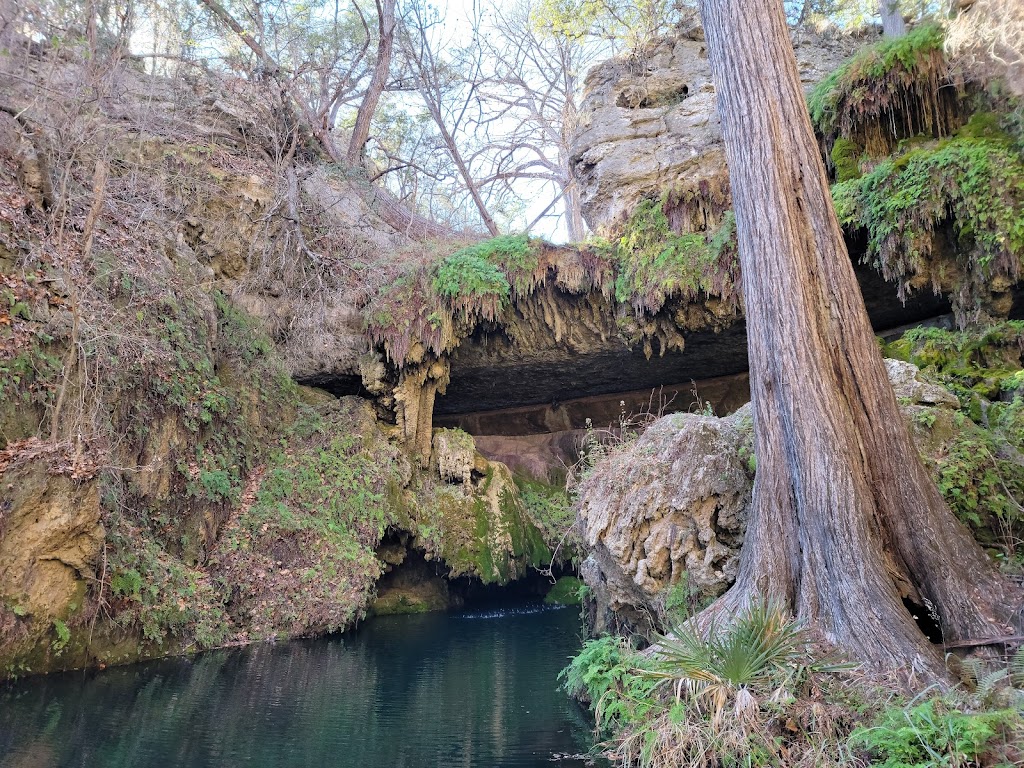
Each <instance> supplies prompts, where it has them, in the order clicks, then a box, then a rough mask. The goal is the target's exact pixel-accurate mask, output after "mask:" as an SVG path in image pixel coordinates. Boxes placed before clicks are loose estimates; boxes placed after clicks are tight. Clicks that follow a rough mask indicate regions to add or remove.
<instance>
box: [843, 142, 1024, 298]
mask: <svg viewBox="0 0 1024 768" xmlns="http://www.w3.org/2000/svg"><path fill="white" fill-rule="evenodd" d="M832 195H833V199H834V201H835V205H836V213H837V215H838V216H839V218H840V221H841V223H842V224H843V225H844V226H846V227H855V228H856V227H861V228H864V229H865V230H866V231H867V234H868V251H867V256H868V258H869V259H871V260H872V261H873V262H874V263H875V264H876V266H878V267H880V269H881V271H882V274H883V275H884V276H885V277H886V279H889V280H898V281H900V282H901V285H905V284H906V282H907V281H908V280H909V278H911V277H912V276H913V275H914V274H916V273H917V272H919V271H920V270H922V269H923V268H924V265H925V264H926V263H927V261H928V259H929V258H930V257H931V255H932V236H933V233H934V232H935V231H936V230H937V229H938V228H939V227H940V226H941V225H943V224H944V223H945V222H947V221H951V223H952V225H953V227H954V230H955V232H956V234H957V236H958V237H959V240H960V243H959V248H958V249H957V253H956V258H957V260H958V264H959V267H960V268H961V270H962V272H963V275H964V277H963V281H962V288H961V290H960V291H959V292H958V295H957V296H956V297H954V299H955V302H956V304H955V306H954V309H955V310H956V311H957V312H958V314H959V315H960V316H964V315H965V314H966V313H967V312H968V310H969V309H971V307H970V306H969V303H970V302H971V301H977V300H978V297H980V296H983V295H984V291H985V290H986V289H987V284H988V281H989V280H990V278H991V277H992V276H994V275H1004V276H1014V275H1016V274H1017V271H1018V269H1019V268H1020V264H1021V259H1022V257H1024V158H1022V156H1021V154H1020V153H1019V152H1018V151H1017V150H1016V149H1015V148H1014V147H1013V146H1012V145H1011V144H1010V143H1008V142H1007V141H1004V140H994V139H987V138H986V139H975V138H964V137H956V138H954V139H951V140H948V141H945V142H942V143H940V144H939V145H938V146H934V147H930V148H926V149H914V150H912V151H910V152H908V153H907V154H905V155H902V156H899V157H896V158H893V159H890V160H887V161H885V162H883V163H881V164H880V165H879V166H878V167H877V168H876V169H875V170H874V171H872V172H871V173H869V174H867V175H865V176H864V177H863V178H860V179H858V180H854V181H846V182H842V183H840V184H837V185H836V186H835V187H833V190H832Z"/></svg>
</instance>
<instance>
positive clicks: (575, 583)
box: [544, 576, 583, 605]
mask: <svg viewBox="0 0 1024 768" xmlns="http://www.w3.org/2000/svg"><path fill="white" fill-rule="evenodd" d="M582 589H583V582H582V581H580V580H579V579H577V578H576V577H575V576H563V577H562V578H560V579H559V580H558V581H556V582H555V584H554V586H553V587H551V590H550V591H549V592H548V593H547V594H546V595H544V602H545V603H547V604H548V605H579V604H580V603H581V602H582V599H581V597H580V595H581V592H582Z"/></svg>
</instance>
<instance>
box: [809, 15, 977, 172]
mask: <svg viewBox="0 0 1024 768" xmlns="http://www.w3.org/2000/svg"><path fill="white" fill-rule="evenodd" d="M944 39H945V35H944V32H943V29H942V27H941V26H940V25H938V24H926V25H922V26H919V27H917V28H916V29H914V30H912V31H911V32H910V33H909V34H907V35H905V36H903V37H900V38H897V39H886V40H882V41H881V42H879V43H876V44H875V45H872V46H869V47H868V48H865V49H864V50H862V51H860V52H859V53H858V54H857V55H856V56H854V57H853V58H852V59H851V60H850V61H848V62H846V63H845V64H843V65H842V66H841V67H839V69H837V70H836V71H835V72H833V73H832V74H831V75H829V76H828V77H827V78H825V79H824V80H822V81H821V82H820V83H819V84H818V85H817V86H816V87H815V88H814V90H813V91H812V92H811V94H810V96H809V97H808V100H807V102H808V108H809V109H810V113H811V120H812V121H813V123H814V125H815V128H816V129H817V131H818V133H820V134H822V135H823V136H824V137H825V149H826V154H829V153H831V151H832V146H833V144H834V142H835V140H836V139H837V138H844V139H847V140H849V141H852V142H854V143H855V144H856V145H857V146H858V147H860V148H861V149H863V150H864V151H866V152H868V154H869V155H871V156H873V157H881V156H883V155H886V154H888V153H889V152H890V151H892V149H893V147H894V146H895V144H896V142H898V141H899V140H900V139H903V138H907V137H911V136H917V135H919V134H926V135H928V136H936V137H939V136H947V135H949V134H950V133H952V132H953V131H954V130H956V128H957V127H958V125H959V124H960V121H961V118H960V101H961V98H962V97H963V86H962V84H961V83H959V82H954V81H953V79H952V78H951V76H950V72H949V66H948V64H947V62H946V57H945V53H944V51H943V44H944Z"/></svg>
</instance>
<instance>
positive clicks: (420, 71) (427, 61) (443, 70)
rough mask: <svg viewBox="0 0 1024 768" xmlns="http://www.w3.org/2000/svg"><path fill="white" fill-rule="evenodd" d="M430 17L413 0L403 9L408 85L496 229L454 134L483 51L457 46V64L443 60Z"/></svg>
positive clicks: (472, 100) (469, 103) (464, 116)
mask: <svg viewBox="0 0 1024 768" xmlns="http://www.w3.org/2000/svg"><path fill="white" fill-rule="evenodd" d="M436 26H437V19H436V17H431V16H430V15H429V11H428V9H427V8H425V7H424V6H423V5H421V4H420V3H419V2H417V1H415V0H414V2H412V3H410V4H409V6H408V7H407V8H406V9H405V14H404V17H403V23H402V26H401V29H400V32H399V40H400V45H401V49H402V53H403V56H404V57H405V60H406V63H407V65H408V67H409V69H410V75H411V78H412V81H413V88H414V89H415V90H416V92H417V93H418V94H419V96H420V98H421V99H422V100H423V105H424V106H425V107H426V109H427V112H428V113H429V114H430V117H431V119H432V120H433V121H434V125H435V126H436V127H437V131H438V134H439V136H440V137H441V141H442V142H443V143H444V147H445V149H446V151H447V152H448V156H449V157H450V158H451V161H452V163H453V164H454V165H455V167H456V169H457V170H458V173H459V177H460V178H461V179H462V183H463V184H464V185H465V188H466V190H467V191H468V193H469V196H470V198H471V200H472V201H473V205H474V206H475V208H476V210H477V212H478V213H479V215H480V219H481V221H482V222H483V224H484V226H485V227H486V228H487V231H488V232H489V233H490V234H491V235H492V236H493V235H497V234H498V225H497V224H496V223H495V221H494V217H493V216H492V215H491V212H490V211H489V210H488V206H487V203H486V202H485V201H484V196H483V192H482V191H481V187H480V184H479V182H478V180H477V179H476V178H475V176H474V174H473V172H472V169H471V168H470V163H471V158H470V157H468V156H467V155H466V154H465V153H464V152H463V149H462V147H460V146H459V142H458V140H457V138H456V137H457V136H458V135H459V133H460V132H462V131H463V129H464V128H465V127H466V125H467V124H468V123H469V121H470V118H471V117H472V116H473V115H472V113H473V111H474V110H475V109H476V108H477V104H478V102H477V88H478V86H479V84H480V82H481V80H482V79H483V54H482V50H481V49H480V47H479V46H468V47H464V48H462V49H460V50H459V51H458V53H459V54H461V55H460V58H459V61H458V63H457V64H455V63H451V62H446V61H443V60H442V59H441V58H440V57H439V55H438V52H437V51H438V49H439V48H440V46H439V45H438V41H437V40H436V36H435V35H434V34H433V31H434V29H435V27H436Z"/></svg>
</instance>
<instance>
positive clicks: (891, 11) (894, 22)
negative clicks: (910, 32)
mask: <svg viewBox="0 0 1024 768" xmlns="http://www.w3.org/2000/svg"><path fill="white" fill-rule="evenodd" d="M878 15H879V16H881V17H882V33H883V34H884V35H885V36H886V37H902V36H903V35H905V34H907V24H906V22H905V21H904V20H903V12H902V11H901V10H900V0H879V3H878Z"/></svg>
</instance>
